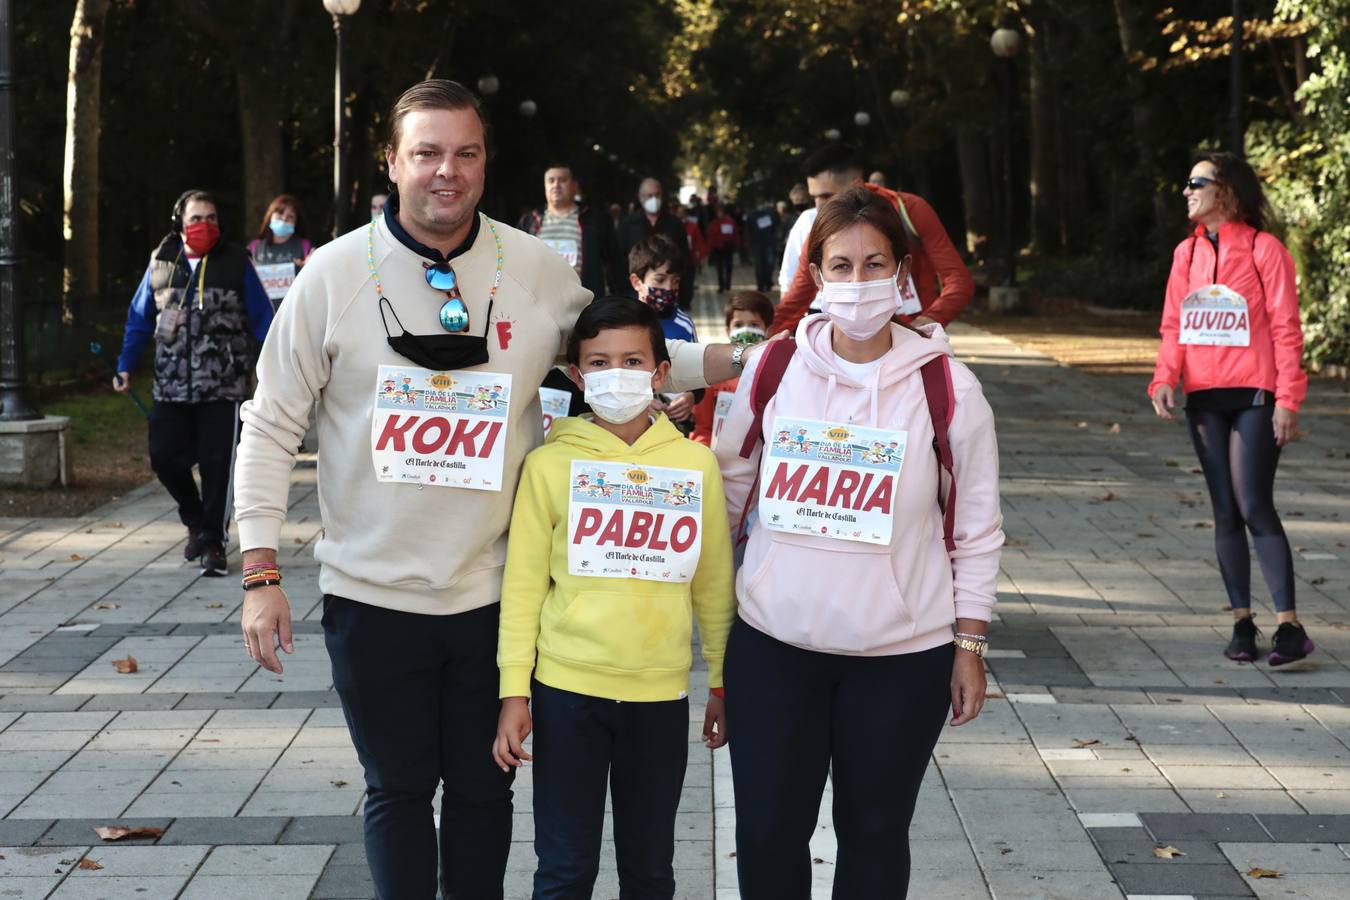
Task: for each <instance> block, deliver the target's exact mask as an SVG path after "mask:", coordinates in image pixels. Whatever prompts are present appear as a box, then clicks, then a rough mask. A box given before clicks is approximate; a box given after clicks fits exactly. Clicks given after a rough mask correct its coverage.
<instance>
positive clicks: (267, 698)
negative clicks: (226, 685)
mask: <svg viewBox="0 0 1350 900" xmlns="http://www.w3.org/2000/svg"><path fill="white" fill-rule="evenodd" d="M276 698H277V695H276V694H275V693H266V692H261V691H259V692H257V693H240V694H219V693H194V694H185V695H184V696H183V699H182V700H180V701H179V702H178V705H177V706H175V707H174V708H175V709H267V707H269V706H271V705H272V702H273V701H274V700H276Z"/></svg>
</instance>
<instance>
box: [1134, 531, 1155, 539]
mask: <svg viewBox="0 0 1350 900" xmlns="http://www.w3.org/2000/svg"><path fill="white" fill-rule="evenodd" d="M1135 537H1141V538H1151V537H1157V535H1156V534H1151V533H1149V532H1147V531H1140V532H1136V533H1135Z"/></svg>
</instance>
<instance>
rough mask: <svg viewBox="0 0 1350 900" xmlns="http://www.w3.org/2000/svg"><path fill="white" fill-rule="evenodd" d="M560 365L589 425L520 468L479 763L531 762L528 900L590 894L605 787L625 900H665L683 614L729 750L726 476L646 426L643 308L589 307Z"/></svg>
mask: <svg viewBox="0 0 1350 900" xmlns="http://www.w3.org/2000/svg"><path fill="white" fill-rule="evenodd" d="M567 360H568V362H569V364H570V365H569V374H570V375H571V377H572V380H573V381H574V382H576V384H577V386H578V387H583V388H584V390H585V394H586V402H587V403H589V404H590V406H591V409H592V410H593V412H594V415H593V416H585V417H580V418H570V417H569V418H565V419H559V420H557V421H555V422H554V423H553V429H552V431H550V432H549V435H548V439H547V440H546V441H545V443H544V446H543V447H540V448H539V449H537V450H535V451H534V452H532V453H531V454H530V455H529V456H528V457H526V459H525V467H524V470H523V472H522V474H521V478H520V487H519V489H518V491H517V494H516V503H515V509H514V512H513V514H512V519H511V534H510V539H509V541H508V543H507V557H506V573H505V576H504V580H503V583H502V606H501V626H500V639H499V644H498V651H497V663H498V666H499V668H500V670H501V697H502V709H501V715H500V718H499V721H498V727H497V738H496V741H495V742H494V743H493V746H492V756H493V759H494V760H495V761H496V762H497V764H498V765H499V766H501V767H502V769H503V770H506V769H507V768H508V767H510V766H519V765H521V761H522V760H531V759H533V760H535V762H534V766H533V773H534V831H535V851H536V853H537V855H538V857H539V868H538V869H537V870H536V872H535V877H534V896H536V897H555V896H558V897H562V896H566V897H589V896H590V895H591V889H592V887H593V886H594V883H595V878H596V874H597V872H598V871H599V865H600V844H601V832H602V829H603V826H604V817H605V789H606V782H608V784H609V786H610V787H611V788H612V790H613V796H612V801H613V809H614V845H615V847H614V849H615V853H616V856H617V857H618V869H619V885H620V888H619V889H620V893H621V895H622V896H624V897H629V896H633V897H662V898H670V897H673V896H674V892H675V876H674V868H673V858H674V852H675V850H674V848H675V811H676V808H677V807H678V806H679V802H680V793H681V791H682V790H683V786H684V773H685V767H686V764H687V761H688V753H689V742H688V728H689V698H688V690H689V665H690V661H691V660H690V640H691V637H692V617H693V616H695V615H696V616H697V617H698V626H699V628H698V630H699V636H700V639H701V641H702V645H703V658H704V659H705V660H707V662H708V669H709V675H708V684H709V687H710V690H709V693H710V696H709V697H708V701H707V712H706V715H705V716H704V722H703V739H704V743H705V745H706V746H707V747H709V748H711V749H715V748H717V747H720V746H722V745H723V744H725V743H726V739H727V732H726V719H725V716H724V713H723V705H722V698H721V693H722V692H721V685H722V650H723V647H724V645H725V643H726V636H727V633H728V631H729V630H730V627H731V620H732V618H733V617H734V615H735V601H734V599H733V596H732V571H731V539H730V534H729V531H728V525H727V518H726V506H725V501H724V499H723V496H722V478H721V475H720V473H719V471H718V467H717V461H716V459H715V458H714V457H713V455H712V454H711V453H710V452H708V450H707V449H705V448H703V447H700V446H698V445H696V444H694V443H692V442H691V441H687V440H685V439H684V437H683V436H682V435H681V434H680V433H679V432H678V431H676V429H675V428H674V426H673V425H671V424H670V421H669V420H668V419H667V418H666V417H665V416H664V415H661V414H657V415H656V417H655V418H653V417H652V416H651V415H650V414H649V412H648V408H649V406H650V404H651V401H652V396H653V392H654V391H655V390H657V389H659V388H660V387H661V384H662V382H663V381H664V380H665V378H666V375H667V373H668V372H669V370H670V360H669V356H668V355H667V353H666V345H665V341H664V339H663V335H662V332H661V327H660V324H659V322H658V320H657V316H656V314H655V313H654V312H653V311H652V309H651V308H650V307H648V306H646V305H645V304H642V303H639V302H637V301H635V300H632V299H630V298H627V297H606V298H604V299H601V300H597V301H596V302H594V303H592V304H591V305H590V306H588V307H587V308H586V309H585V310H583V311H582V313H581V315H580V317H578V319H577V323H576V327H575V328H574V329H573V331H572V335H571V337H570V339H569V340H568V346H567ZM544 561H547V564H546V565H541V563H542V562H544ZM531 702H532V704H533V705H532V707H531ZM532 728H533V729H534V732H535V734H534V746H533V750H534V754H533V756H531V754H529V753H527V752H526V751H525V749H524V747H523V743H524V741H525V738H526V736H527V735H529V733H530V731H531V729H532Z"/></svg>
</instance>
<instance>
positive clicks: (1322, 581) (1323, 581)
mask: <svg viewBox="0 0 1350 900" xmlns="http://www.w3.org/2000/svg"><path fill="white" fill-rule="evenodd" d="M1326 583H1327V580H1326V578H1324V577H1323V576H1321V575H1318V576H1317V577H1316V578H1314V579H1313V580H1312V581H1309V582H1308V584H1311V585H1312V586H1313V587H1317V585H1319V584H1326Z"/></svg>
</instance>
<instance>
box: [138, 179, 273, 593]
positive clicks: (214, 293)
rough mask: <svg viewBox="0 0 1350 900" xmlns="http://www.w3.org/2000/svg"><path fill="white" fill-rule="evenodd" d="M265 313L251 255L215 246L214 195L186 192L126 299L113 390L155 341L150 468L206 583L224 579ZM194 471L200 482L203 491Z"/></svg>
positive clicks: (187, 555) (186, 554)
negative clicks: (235, 479)
mask: <svg viewBox="0 0 1350 900" xmlns="http://www.w3.org/2000/svg"><path fill="white" fill-rule="evenodd" d="M272 314H273V309H272V303H271V301H270V300H268V299H267V292H266V291H265V290H264V289H263V285H262V282H261V281H260V280H259V279H258V273H257V272H256V271H255V270H254V268H253V264H252V263H251V262H250V261H249V257H248V252H247V251H246V250H245V249H244V248H243V247H241V246H239V245H237V244H233V243H230V242H228V241H224V240H222V239H221V236H220V217H219V215H218V214H217V212H216V202H215V200H214V199H213V198H212V196H211V195H210V194H208V193H206V192H205V191H188V192H187V193H185V194H183V195H182V196H181V197H179V198H178V202H177V203H176V204H174V209H173V231H172V232H170V233H169V234H167V235H165V236H164V239H163V240H161V241H160V243H159V246H158V247H157V248H156V249H155V252H154V253H152V254H151V255H150V265H149V266H148V267H147V268H146V270H145V275H144V277H142V278H141V283H140V286H139V287H138V288H136V294H135V296H134V297H132V299H131V309H130V311H129V312H128V313H127V326H126V334H125V336H124V337H123V339H122V353H121V355H120V356H119V357H118V360H117V372H118V374H117V377H116V378H114V379H113V388H114V389H115V390H117V391H126V390H127V389H128V388H129V386H130V381H131V376H130V372H131V370H132V369H133V368H134V367H135V365H136V361H137V360H138V359H139V358H140V356H141V353H142V351H143V350H144V349H145V345H146V343H147V342H149V340H150V338H151V336H153V337H154V340H155V376H154V398H155V405H154V408H153V410H152V411H151V414H150V468H152V469H153V470H154V472H155V475H156V476H158V477H159V480H160V483H161V484H163V485H164V487H165V488H166V489H167V490H168V492H169V494H170V496H172V497H173V499H174V500H175V501H176V502H177V503H178V518H179V519H180V520H181V521H182V523H183V524H184V525H185V526H187V532H188V536H187V544H186V545H185V546H184V547H183V558H184V559H187V560H194V559H197V558H199V557H200V558H201V565H202V572H203V574H205V575H212V576H219V575H224V574H225V573H226V572H227V571H228V567H227V565H226V561H225V543H226V540H227V538H228V536H229V524H230V472H231V470H232V469H233V467H234V447H235V443H236V441H237V440H238V437H239V404H240V403H242V402H243V401H244V399H245V394H246V392H247V390H248V380H249V372H250V370H251V368H252V365H253V358H254V356H255V355H256V352H257V347H258V346H259V345H260V344H261V343H262V342H263V340H264V339H265V338H266V337H267V329H268V328H269V327H270V326H271V324H272ZM193 465H196V466H197V469H198V471H199V472H200V474H201V479H202V487H201V491H200V492H198V490H197V484H196V482H195V481H194V480H193V478H192V467H193Z"/></svg>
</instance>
